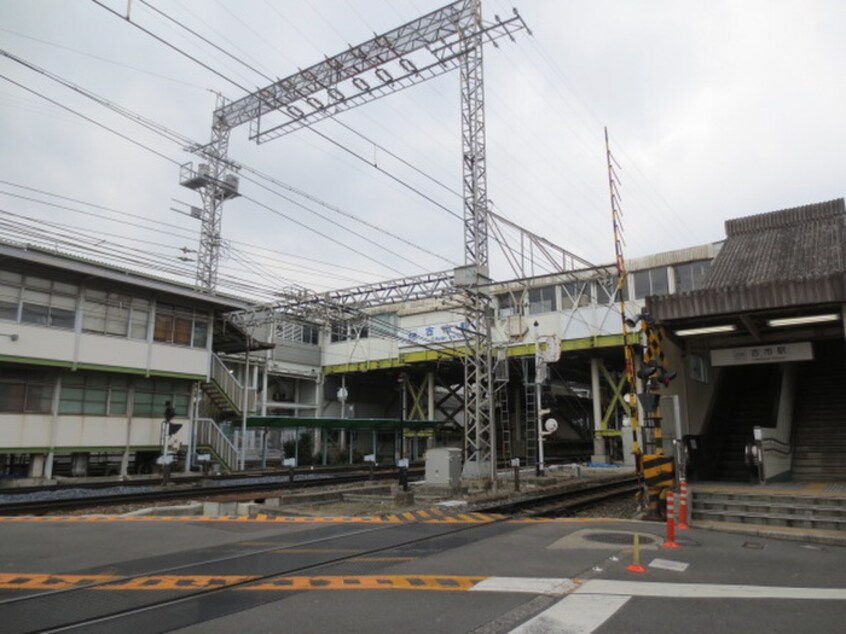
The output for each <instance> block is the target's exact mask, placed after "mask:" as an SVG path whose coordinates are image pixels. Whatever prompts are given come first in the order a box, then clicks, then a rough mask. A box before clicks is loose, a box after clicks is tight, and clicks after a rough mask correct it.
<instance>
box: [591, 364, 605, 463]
mask: <svg viewBox="0 0 846 634" xmlns="http://www.w3.org/2000/svg"><path fill="white" fill-rule="evenodd" d="M601 367H602V359H598V358H596V357H594V358H592V359H591V360H590V394H591V400H592V401H593V455H592V456H591V462H597V463H605V462H608V453H607V450H606V447H605V438H604V437H603V436H602V435H600V432H601V431H602V389H601V387H600V381H599V379H600V376H599V374H600V368H601Z"/></svg>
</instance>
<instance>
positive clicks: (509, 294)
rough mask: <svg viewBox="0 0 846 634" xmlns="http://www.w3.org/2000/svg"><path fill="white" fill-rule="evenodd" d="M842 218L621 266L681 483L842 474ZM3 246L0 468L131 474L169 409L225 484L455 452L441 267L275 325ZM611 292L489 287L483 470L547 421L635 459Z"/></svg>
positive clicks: (581, 454)
mask: <svg viewBox="0 0 846 634" xmlns="http://www.w3.org/2000/svg"><path fill="white" fill-rule="evenodd" d="M844 221H846V209H844V202H843V200H842V199H840V200H835V201H830V202H825V203H819V204H811V205H807V206H804V207H799V208H794V209H787V210H782V211H775V212H770V213H765V214H760V215H757V216H748V217H743V218H738V219H736V220H731V221H729V222H727V223H726V238H725V240H724V241H720V242H717V243H711V244H704V245H695V246H691V247H689V248H686V249H680V250H677V251H673V252H666V253H657V254H653V255H650V256H646V257H642V258H637V259H631V260H629V261H627V262H626V267H627V271H628V278H627V280H628V283H627V289H626V291H627V298H626V316H627V318H629V320H631V322H632V323H636V322H638V321H643V320H644V319H646V318H648V319H649V320H650V322H651V323H653V324H654V325H656V328H657V327H659V326H660V328H661V331H660V332H661V340H660V354H661V358H662V359H663V363H664V365H665V367H666V371H667V373H668V374H674V375H675V378H673V379H672V380H668V381H667V382H666V384H665V385H662V386H661V388H660V390H659V391H658V398H659V403H660V408H659V409H660V415H656V416H654V417H652V421H651V424H652V425H653V430H652V431H651V432H650V434H652V437H651V438H649V439H646V438H644V439H643V440H648V441H649V442H651V443H652V445H653V446H654V448H656V449H660V450H662V451H663V452H664V453H667V454H671V455H672V454H674V453H676V454H677V455H685V456H686V457H687V459H688V473H689V475H690V477H692V478H699V479H723V480H736V481H749V480H750V478H751V479H753V480H754V479H758V480H763V481H771V480H778V479H786V478H803V477H804V478H818V479H820V478H823V479H824V478H841V479H842V478H844V477H846V473H845V472H844V471H843V469H844V467H843V466H842V465H843V464H846V462H844V457H846V427H844V421H846V414H844V413H843V411H844V409H843V407H842V404H841V403H839V401H838V398H839V393H840V391H839V390H838V385H839V383H842V381H843V379H846V364H845V363H844V358H843V352H844V325H843V324H844V322H843V319H844V309H843V306H844V304H846V278H845V277H844V275H846V254H844V247H843V244H844V240H843V239H844V237H845V236H844ZM2 249H3V250H2V253H3V255H4V260H3V262H2V263H0V270H2V271H0V275H2V276H3V277H2V286H0V311H2V312H0V326H2V332H0V424H2V427H0V455H2V458H1V459H2V460H3V461H4V462H3V470H4V473H6V474H8V473H11V472H12V471H14V470H15V469H16V468H17V470H18V472H20V470H21V468H23V467H25V470H26V472H27V473H28V474H29V475H31V476H36V477H37V476H43V477H50V476H52V475H54V474H56V473H58V472H61V473H66V472H67V473H73V472H74V469H76V471H75V472H76V473H82V472H87V473H90V472H91V469H92V464H93V458H92V457H93V456H96V455H98V454H101V453H102V454H107V455H109V456H112V458H110V465H111V466H110V467H109V468H111V469H112V470H113V471H114V472H116V473H120V474H127V473H134V472H137V471H139V470H140V468H141V467H144V466H145V465H146V466H149V464H150V461H151V460H154V459H155V457H157V456H158V455H159V453H160V452H161V422H162V412H163V411H164V403H165V401H167V400H170V401H171V402H172V403H173V404H174V406H175V407H176V408H177V411H178V418H179V419H181V420H182V422H184V423H185V425H184V427H183V429H182V430H181V431H180V432H179V435H178V438H179V439H180V441H181V443H182V445H183V451H184V453H185V455H186V456H188V460H189V462H188V464H189V465H190V458H191V457H192V456H193V455H194V454H195V453H196V452H197V450H199V449H202V450H204V451H205V450H208V451H210V452H211V453H212V454H213V455H214V458H215V460H216V461H217V462H218V463H219V464H220V465H221V466H222V467H223V468H225V469H231V470H234V469H237V468H239V467H240V466H241V465H240V461H241V460H244V459H246V460H247V463H248V464H257V463H259V462H262V463H264V464H266V465H267V466H272V465H274V464H276V465H278V464H279V463H280V462H279V461H280V460H281V459H282V458H283V457H286V456H285V455H283V454H284V452H283V445H284V444H285V443H286V442H288V443H290V442H291V440H292V439H294V440H296V441H299V439H300V437H301V436H302V434H303V433H306V434H307V436H308V438H310V449H311V451H312V452H313V453H316V454H318V457H317V458H316V459H317V460H322V461H328V462H348V461H353V462H359V461H361V460H362V459H363V456H365V455H367V454H375V455H376V456H377V459H378V460H379V462H385V461H392V460H396V459H398V458H399V457H400V456H403V457H407V458H410V459H412V460H421V459H423V457H424V456H425V452H426V451H427V450H428V449H430V448H433V447H442V446H454V447H459V448H461V447H462V446H463V433H464V422H465V419H464V393H463V390H464V365H463V356H464V354H465V349H466V348H465V346H466V341H465V331H466V328H465V324H464V320H465V317H464V295H463V292H462V290H461V289H460V288H458V287H457V285H456V284H454V277H453V276H454V272H453V271H447V272H443V273H434V274H430V275H427V276H421V277H418V278H410V279H407V280H397V281H393V282H390V283H385V284H381V285H379V284H376V285H368V286H363V287H358V288H354V289H341V290H338V291H333V292H331V293H328V294H323V295H320V296H316V295H315V296H303V297H302V298H298V299H297V300H296V309H297V310H296V311H293V310H288V309H287V308H286V307H285V306H284V305H283V304H284V303H281V304H280V305H277V306H274V307H273V308H272V309H271V308H269V307H267V306H254V305H253V306H251V305H249V304H248V303H247V302H244V301H242V300H238V299H231V298H225V297H220V296H217V295H208V294H203V293H198V292H196V291H195V290H193V289H191V288H190V287H186V286H181V285H178V284H174V283H172V282H166V281H162V280H156V279H154V278H149V277H145V276H142V275H139V274H135V273H127V272H125V271H118V270H116V269H110V268H109V267H104V266H102V265H98V264H94V263H91V262H84V261H79V260H75V259H72V258H67V257H64V256H60V255H56V254H51V253H45V252H40V251H37V250H27V249H21V248H19V247H13V246H2ZM388 287H390V289H391V292H390V293H389V292H386V289H387V288H388ZM616 289H617V271H616V267H615V265H613V264H609V265H605V266H598V267H583V268H578V269H573V270H567V271H565V272H561V273H556V274H551V275H543V276H533V277H526V278H521V279H511V280H507V281H496V282H491V283H489V284H486V285H485V288H484V289H483V290H484V292H485V293H486V294H487V295H488V296H489V297H490V298H491V303H492V306H493V314H492V315H491V337H490V341H491V355H492V358H493V359H494V363H493V386H494V389H493V394H494V399H495V404H494V429H495V432H496V442H497V452H496V453H497V456H498V457H499V464H500V465H506V464H509V463H510V461H511V460H512V459H515V458H519V459H520V461H521V464H523V465H529V466H531V465H534V464H536V463H537V462H538V461H539V458H540V455H539V452H540V445H539V438H538V429H539V426H538V422H539V420H541V422H543V419H544V418H547V417H554V418H555V419H556V420H557V421H558V429H557V430H556V431H555V432H554V433H552V434H550V435H549V436H547V437H546V438H545V440H544V441H543V451H544V458H545V460H546V461H547V462H554V461H574V460H579V461H586V460H592V461H593V462H598V463H626V462H631V460H632V456H631V442H632V439H633V435H632V433H631V430H630V428H629V424H630V420H631V414H632V412H631V404H630V403H629V402H628V400H627V399H626V398H625V394H626V392H627V390H628V387H627V385H626V376H625V369H626V362H625V354H624V343H625V341H624V335H623V320H622V318H621V314H620V304H619V301H618V297H617V295H616ZM327 306H331V307H338V306H340V307H341V308H342V310H337V311H336V310H334V309H327V308H326V307H327ZM310 309H313V310H310ZM628 341H629V343H631V344H633V345H634V346H635V350H636V351H637V354H636V362H637V363H638V364H640V362H641V352H640V351H641V349H642V347H649V345H650V343H649V342H647V341H646V340H645V339H644V338H643V336H642V335H641V333H640V332H638V331H637V330H635V331H634V332H630V333H629V340H628ZM641 383H642V381H641ZM638 389H639V390H641V391H642V390H643V389H644V388H643V386H640V387H639V388H638ZM538 404H540V408H539V407H538ZM539 409H540V410H549V412H548V413H546V414H543V413H542V412H540V411H539ZM639 418H640V420H641V421H643V420H644V419H646V418H647V417H646V416H644V415H643V412H642V413H641V416H640V417H639ZM297 419H301V420H300V421H299V422H298V421H297ZM366 421H373V422H372V423H366ZM368 425H370V427H368ZM371 427H372V429H371ZM245 430H246V433H245ZM280 430H281V431H280ZM640 433H641V434H644V433H645V432H644V431H643V430H642V431H641V432H640ZM115 455H116V456H118V457H119V460H117V461H115V460H114V456H115ZM287 457H290V456H287ZM115 463H116V464H115Z"/></svg>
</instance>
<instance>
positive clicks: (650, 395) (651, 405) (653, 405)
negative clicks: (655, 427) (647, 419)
mask: <svg viewBox="0 0 846 634" xmlns="http://www.w3.org/2000/svg"><path fill="white" fill-rule="evenodd" d="M637 398H638V400H639V401H640V406H641V407H642V408H643V411H644V412H649V413H652V412H654V411H655V410H656V409H658V398H659V397H658V394H655V393H654V392H641V393H640V394H638V395H637Z"/></svg>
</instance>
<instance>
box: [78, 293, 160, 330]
mask: <svg viewBox="0 0 846 634" xmlns="http://www.w3.org/2000/svg"><path fill="white" fill-rule="evenodd" d="M149 321H150V302H149V301H148V300H146V299H141V298H137V297H130V296H129V295H121V294H119V293H109V292H106V291H101V290H97V289H93V288H88V289H85V298H84V300H83V304H82V330H83V331H85V332H93V333H97V334H100V335H114V336H116V337H127V336H128V337H132V338H133V339H146V338H147V324H148V323H149Z"/></svg>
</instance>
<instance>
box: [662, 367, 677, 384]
mask: <svg viewBox="0 0 846 634" xmlns="http://www.w3.org/2000/svg"><path fill="white" fill-rule="evenodd" d="M677 376H678V372H667V371H664V372H663V373H662V374H661V378H660V381H661V383H663V384H664V387H668V386H669V385H670V381H672V380H673V379H674V378H676V377H677Z"/></svg>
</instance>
